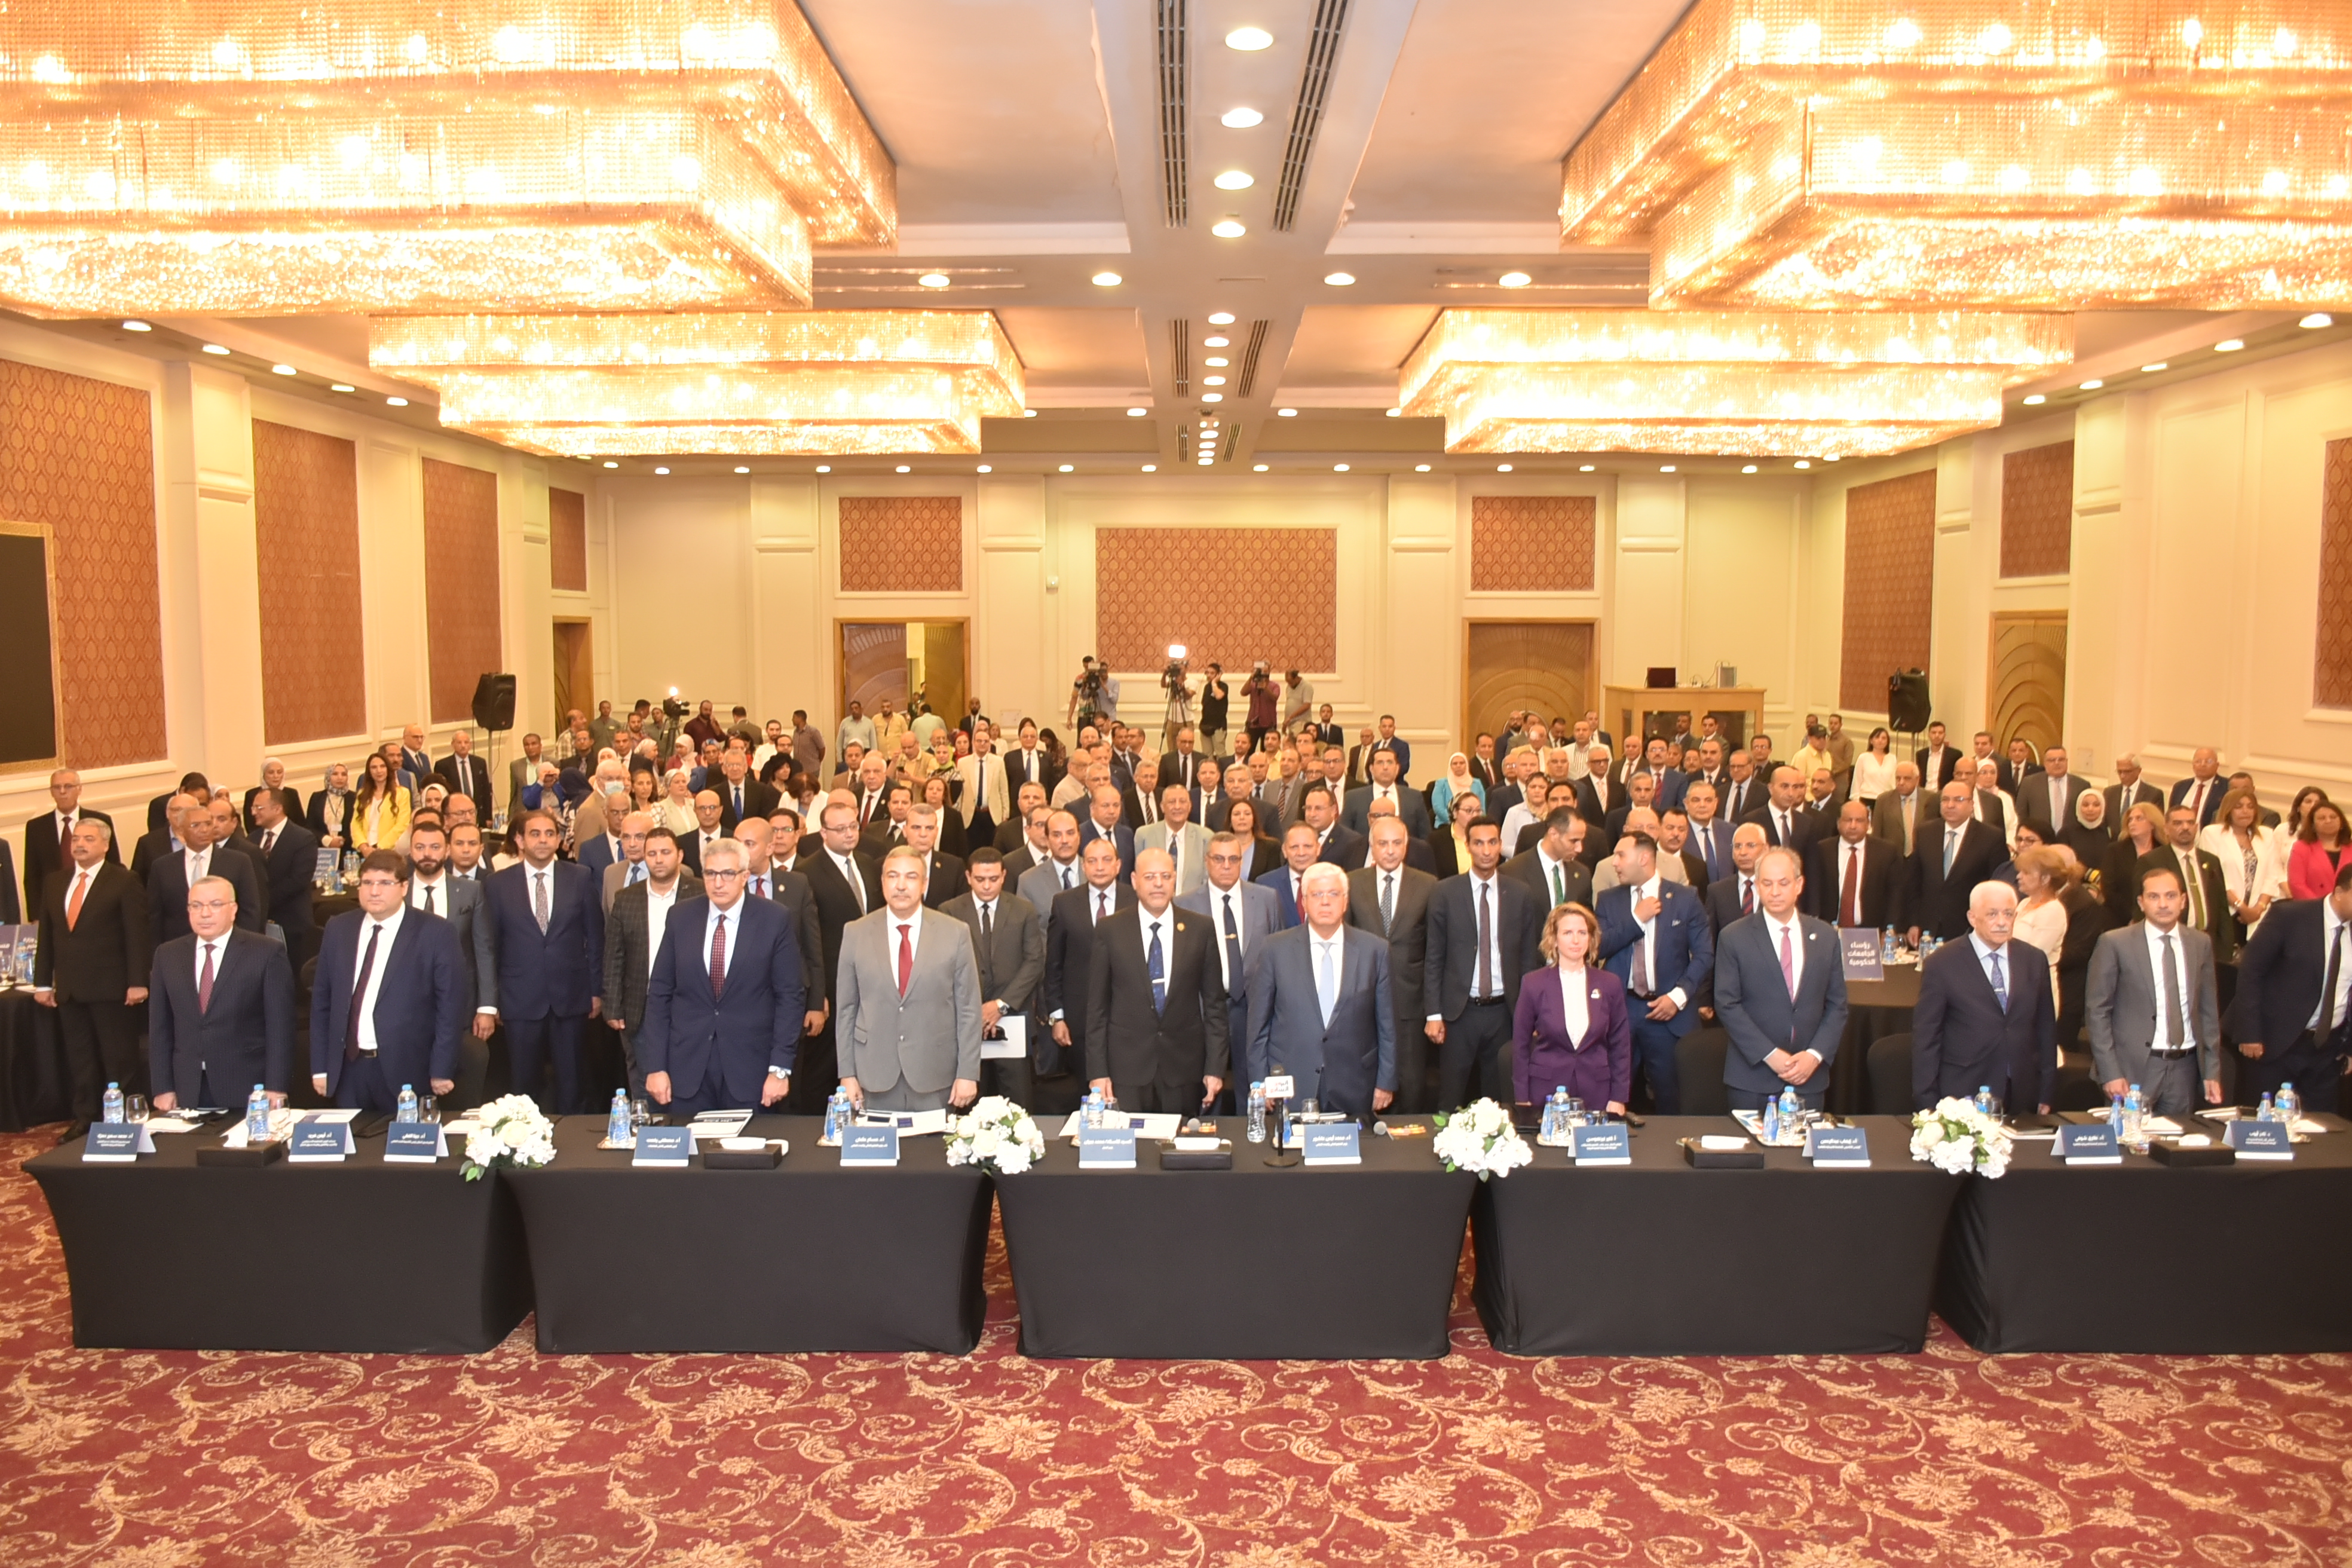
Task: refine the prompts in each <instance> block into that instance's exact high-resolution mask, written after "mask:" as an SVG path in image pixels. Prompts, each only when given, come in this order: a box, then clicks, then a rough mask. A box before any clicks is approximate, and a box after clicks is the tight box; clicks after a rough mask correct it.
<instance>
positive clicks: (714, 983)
mask: <svg viewBox="0 0 2352 1568" xmlns="http://www.w3.org/2000/svg"><path fill="white" fill-rule="evenodd" d="M726 994H727V917H726V916H725V915H720V916H719V923H718V924H717V925H714V926H712V927H711V928H710V999H711V1000H712V1001H714V1002H716V1001H718V1000H719V998H720V997H722V996H724V995H726Z"/></svg>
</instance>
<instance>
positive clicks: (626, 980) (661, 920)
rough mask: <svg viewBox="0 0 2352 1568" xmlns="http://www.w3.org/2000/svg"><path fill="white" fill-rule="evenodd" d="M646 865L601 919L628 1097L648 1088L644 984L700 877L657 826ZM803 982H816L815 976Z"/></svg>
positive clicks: (610, 1017) (610, 1020)
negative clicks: (640, 1052)
mask: <svg viewBox="0 0 2352 1568" xmlns="http://www.w3.org/2000/svg"><path fill="white" fill-rule="evenodd" d="M645 863H646V879H645V880H644V881H642V882H636V883H633V884H632V885H630V886H628V887H625V888H623V889H621V890H620V891H619V892H618V893H615V894H614V896H613V908H612V910H611V911H610V913H609V914H608V915H607V916H606V917H605V921H604V1023H605V1025H606V1026H608V1027H610V1028H612V1029H614V1030H615V1031H617V1032H618V1033H619V1034H620V1037H621V1055H622V1058H623V1060H624V1063H625V1066H626V1068H627V1070H628V1075H629V1096H630V1098H631V1099H641V1098H643V1097H644V1095H645V1092H646V1069H645V1067H644V1065H643V1064H642V1063H641V1062H639V1060H638V1059H637V1031H638V1030H639V1029H642V1028H643V1027H645V1022H646V981H647V980H648V979H649V978H650V977H651V976H652V974H653V970H654V955H655V954H656V953H657V952H660V951H661V939H662V932H663V931H666V930H667V928H668V925H669V916H670V911H671V910H675V909H676V908H677V906H678V905H679V904H680V903H682V902H684V901H685V900H688V899H698V898H700V897H701V896H702V880H701V879H700V878H698V877H697V876H696V875H695V874H694V873H693V872H691V871H689V870H688V869H687V868H686V863H685V860H684V858H682V857H681V855H680V854H679V851H678V847H677V835H676V834H675V833H672V832H671V831H670V830H669V829H668V828H667V827H656V828H654V829H652V830H651V831H649V832H648V833H647V834H646V862H645ZM806 983H807V984H810V985H812V986H814V984H816V977H814V976H810V977H809V978H808V980H807V982H806Z"/></svg>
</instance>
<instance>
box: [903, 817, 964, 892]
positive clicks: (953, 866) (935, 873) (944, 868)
mask: <svg viewBox="0 0 2352 1568" xmlns="http://www.w3.org/2000/svg"><path fill="white" fill-rule="evenodd" d="M907 843H908V845H909V846H910V847H913V848H914V849H915V850H916V851H917V852H918V853H919V854H920V855H921V856H922V858H923V876H924V881H923V907H924V908H925V909H928V910H936V909H942V908H945V907H946V905H947V902H948V900H950V899H952V898H955V897H956V896H957V895H958V894H960V893H961V892H962V891H963V890H964V875H963V860H962V858H961V857H960V856H955V855H950V854H949V853H947V852H946V851H945V850H943V849H941V848H940V814H939V808H938V807H937V806H933V805H917V806H910V807H908V811H907Z"/></svg>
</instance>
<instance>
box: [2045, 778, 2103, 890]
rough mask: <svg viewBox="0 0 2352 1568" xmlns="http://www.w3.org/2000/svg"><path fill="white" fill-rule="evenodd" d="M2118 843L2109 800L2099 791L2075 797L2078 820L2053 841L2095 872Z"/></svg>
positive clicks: (2053, 838)
mask: <svg viewBox="0 0 2352 1568" xmlns="http://www.w3.org/2000/svg"><path fill="white" fill-rule="evenodd" d="M2115 841H2116V830H2115V828H2114V827H2113V826H2111V825H2110V824H2109V823H2108V821H2107V797H2106V795H2105V793H2103V792H2102V791H2099V790H2095V789H2086V790H2084V792H2083V793H2082V794H2081V795H2076V796H2075V797H2074V821H2072V822H2070V823H2068V824H2067V825H2066V826H2064V827H2063V829H2061V830H2060V831H2059V832H2058V833H2056V834H2055V835H2053V837H2052V838H2051V840H2050V842H2051V843H2053V844H2063V845H2064V846H2065V847H2067V848H2069V849H2072V850H2073V851H2074V863H2075V864H2076V865H2078V866H2081V867H2084V868H2086V869H2088V870H2092V871H2096V870H2098V869H2100V868H2102V867H2104V866H2105V864H2106V863H2107V850H2108V848H2109V847H2112V846H2113V845H2114V843H2115ZM2097 890H2098V889H2096V888H2094V889H2093V891H2097Z"/></svg>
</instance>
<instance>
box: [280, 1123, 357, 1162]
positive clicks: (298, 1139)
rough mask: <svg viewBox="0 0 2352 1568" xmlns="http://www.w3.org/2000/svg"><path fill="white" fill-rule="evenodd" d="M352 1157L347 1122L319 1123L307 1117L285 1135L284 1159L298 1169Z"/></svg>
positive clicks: (350, 1137)
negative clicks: (298, 1167)
mask: <svg viewBox="0 0 2352 1568" xmlns="http://www.w3.org/2000/svg"><path fill="white" fill-rule="evenodd" d="M351 1153H352V1124H351V1123H350V1122H349V1121H314V1120H313V1119H311V1118H310V1117H308V1116H306V1117H304V1118H303V1119H302V1120H301V1121H297V1122H296V1123H295V1124H294V1131H291V1132H289V1133H288V1134H287V1135H286V1158H287V1159H289V1160H290V1161H292V1162H293V1163H296V1164H298V1165H299V1164H304V1163H320V1164H328V1163H333V1162H335V1161H338V1160H347V1159H349V1158H350V1157H351Z"/></svg>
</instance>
